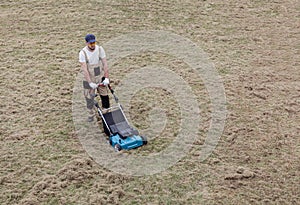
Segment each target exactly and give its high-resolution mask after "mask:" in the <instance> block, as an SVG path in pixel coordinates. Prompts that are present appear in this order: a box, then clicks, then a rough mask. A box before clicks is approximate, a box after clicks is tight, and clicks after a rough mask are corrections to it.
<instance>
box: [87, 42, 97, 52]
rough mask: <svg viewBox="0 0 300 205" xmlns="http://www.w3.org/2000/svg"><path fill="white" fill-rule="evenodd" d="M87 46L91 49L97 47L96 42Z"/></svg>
mask: <svg viewBox="0 0 300 205" xmlns="http://www.w3.org/2000/svg"><path fill="white" fill-rule="evenodd" d="M87 46H88V48H89V49H90V50H92V51H93V50H95V48H96V42H93V43H87Z"/></svg>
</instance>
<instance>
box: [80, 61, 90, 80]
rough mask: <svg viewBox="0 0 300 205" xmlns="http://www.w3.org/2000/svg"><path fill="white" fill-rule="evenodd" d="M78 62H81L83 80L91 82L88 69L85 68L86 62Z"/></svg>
mask: <svg viewBox="0 0 300 205" xmlns="http://www.w3.org/2000/svg"><path fill="white" fill-rule="evenodd" d="M80 64H81V69H82V70H83V75H84V78H85V80H86V81H87V82H88V83H90V82H92V80H91V77H90V74H89V71H88V69H87V64H86V63H85V62H84V63H80Z"/></svg>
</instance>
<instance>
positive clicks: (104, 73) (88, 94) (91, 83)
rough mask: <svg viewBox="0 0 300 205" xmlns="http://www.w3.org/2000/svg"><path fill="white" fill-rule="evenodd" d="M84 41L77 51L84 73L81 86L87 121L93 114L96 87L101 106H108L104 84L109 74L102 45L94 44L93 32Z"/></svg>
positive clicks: (90, 120) (92, 118)
mask: <svg viewBox="0 0 300 205" xmlns="http://www.w3.org/2000/svg"><path fill="white" fill-rule="evenodd" d="M85 41H86V46H85V47H84V48H83V49H82V50H81V51H80V52H79V62H80V64H81V68H82V71H83V75H84V79H83V88H84V97H85V99H86V106H87V113H88V122H92V121H93V120H94V115H95V111H94V97H95V91H96V89H97V90H98V91H99V94H100V98H101V103H102V107H103V108H109V97H108V90H107V86H106V85H108V84H109V75H108V66H107V60H106V55H105V51H104V49H103V48H102V46H98V45H96V37H95V36H94V35H93V34H87V35H86V36H85ZM100 83H101V84H100ZM99 84H100V85H99Z"/></svg>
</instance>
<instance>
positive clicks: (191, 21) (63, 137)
mask: <svg viewBox="0 0 300 205" xmlns="http://www.w3.org/2000/svg"><path fill="white" fill-rule="evenodd" d="M0 16H1V18H0V25H1V30H0V35H1V38H0V48H1V49H0V53H1V57H2V63H1V65H0V67H1V72H0V84H1V87H0V92H1V98H0V99H1V104H0V105H1V107H0V116H1V122H0V140H1V141H0V142H1V153H0V159H1V166H0V192H1V196H0V204H299V203H300V185H299V184H300V158H299V156H300V138H299V136H300V118H299V116H300V114H299V113H300V60H299V59H300V58H299V56H300V2H299V1H297V0H286V1H275V0H270V1H258V0H254V1H246V0H241V1H237V0H229V1H221V0H217V1H212V0H202V1H197V0H186V1H179V0H177V1H175V0H170V1H163V0H157V1H145V0H138V1H133V0H127V1H125V0H124V1H123V0H122V1H115V0H110V1H108V0H103V1H100V0H98V1H96V0H94V1H87V0H78V1H73V0H56V1H54V0H47V1H45V0H40V1H38V0H15V1H12V0H8V1H2V2H1V3H0ZM140 31H143V32H147V31H157V32H160V31H165V32H169V33H172V34H176V35H178V36H181V37H183V38H185V39H189V40H190V41H191V42H193V43H194V44H195V45H197V47H199V48H201V49H202V50H203V51H204V52H205V53H206V54H207V56H208V58H209V61H210V62H211V63H212V64H213V65H214V67H215V69H216V70H217V71H218V76H219V77H220V79H221V80H222V82H223V86H224V90H225V96H226V113H227V114H226V121H225V127H224V130H223V132H222V134H221V136H220V139H219V140H218V144H217V146H216V147H215V149H214V150H213V152H212V153H211V154H210V155H209V157H208V158H206V159H205V160H200V159H201V153H202V152H201V148H202V147H203V145H204V144H205V139H206V136H207V132H208V131H209V129H210V125H211V120H212V115H211V113H212V112H213V110H212V106H211V103H212V99H210V94H211V93H210V92H209V90H208V89H207V87H206V84H205V82H204V81H203V78H201V76H199V75H197V73H196V71H195V70H193V69H192V68H191V67H190V66H189V65H187V64H186V62H184V61H182V59H180V58H175V57H174V56H171V55H168V54H166V53H161V52H152V51H145V52H138V53H134V54H131V55H129V56H125V57H123V58H122V59H119V60H118V61H116V62H112V61H110V57H109V56H110V55H111V56H112V52H110V51H111V50H110V49H111V48H110V46H109V45H110V44H109V43H107V42H112V41H113V40H114V39H118V37H119V36H126V35H130V34H131V33H135V32H140ZM87 33H94V34H95V35H96V37H97V41H98V44H100V45H107V47H104V49H105V50H106V51H107V55H108V61H109V68H110V79H111V81H112V82H111V85H112V86H113V87H114V88H116V90H117V91H119V92H117V93H118V94H119V95H120V96H119V97H120V101H121V103H122V101H125V100H126V99H125V98H124V97H122V92H121V91H122V86H125V85H124V83H123V81H122V80H123V79H124V78H125V77H126V75H128V74H130V73H132V72H133V71H138V70H139V69H141V68H148V67H149V66H150V67H155V66H156V68H157V67H158V65H159V66H160V67H164V68H167V69H169V70H170V71H172V73H173V74H176V75H178V76H180V78H181V79H183V80H184V82H185V83H186V84H187V85H188V86H189V87H190V88H191V91H192V92H193V94H194V95H195V96H196V97H195V100H196V102H197V104H198V106H199V110H200V112H199V116H200V118H201V122H200V123H197V124H196V127H197V131H196V132H194V134H196V139H195V140H194V141H192V142H191V143H192V145H191V147H190V150H189V151H188V152H187V153H186V154H185V155H184V156H183V157H182V158H180V160H179V161H178V162H177V163H174V164H172V166H170V167H168V168H166V169H164V170H163V171H161V172H158V173H155V174H143V175H142V176H135V175H132V174H122V173H117V172H115V171H112V170H111V169H109V167H107V166H104V165H103V164H101V163H99V160H98V161H97V159H95V156H91V154H90V153H89V152H87V150H86V147H85V146H83V144H82V141H81V140H80V136H79V135H78V132H77V130H76V126H75V125H74V121H75V119H74V92H75V91H74V86H75V85H76V79H77V76H78V73H79V72H80V65H79V63H78V52H79V51H80V49H81V48H82V47H84V46H85V42H84V36H85V35H86V34H87ZM120 46H121V45H120ZM162 46H163V44H162ZM178 49H179V50H180V48H178ZM178 52H179V51H178ZM111 58H112V57H111ZM162 73H163V72H162ZM162 73H158V74H157V75H158V76H159V75H162ZM202 77H203V76H202ZM129 81H131V79H129ZM132 81H134V80H132ZM166 82H168V79H166ZM158 84H159V83H155V82H154V86H153V87H149V88H147V89H141V90H139V91H138V92H137V93H136V94H135V96H134V97H133V98H132V99H131V101H130V102H129V103H128V104H127V105H126V106H125V108H126V113H127V114H128V115H129V116H130V119H131V123H132V124H133V125H134V126H135V127H137V128H138V129H139V130H141V131H142V132H143V131H145V132H146V130H147V129H148V133H151V132H153V136H149V143H148V145H147V146H144V147H141V148H139V149H136V150H132V151H122V152H121V153H115V152H114V151H113V150H112V149H111V148H110V147H109V145H101V144H98V141H99V142H100V141H103V140H104V141H105V136H104V135H103V134H102V133H100V134H99V135H97V136H92V137H91V138H93V139H94V141H93V142H94V143H95V146H96V145H97V146H98V147H99V148H100V149H101V150H107V156H114V157H117V158H118V157H119V158H121V159H122V158H124V159H126V158H127V157H132V156H147V155H151V154H155V153H158V152H160V151H162V150H164V149H166V148H167V147H168V145H169V144H170V143H172V142H173V140H174V139H175V138H176V137H177V136H178V133H179V132H180V126H181V124H180V122H181V120H182V116H181V115H180V110H182V109H183V108H182V107H180V106H178V102H177V101H176V99H174V96H173V94H172V93H171V92H169V91H168V90H165V89H162V88H160V87H159V86H155V85H158ZM111 100H113V99H111ZM153 108H155V109H156V110H154V111H153ZM194 109H195V108H194ZM151 116H152V118H151ZM153 116H154V117H156V120H153V119H154V118H153ZM190 117H192V116H190ZM83 118H84V116H83ZM153 121H155V122H156V123H157V124H156V125H155V126H154V127H153V126H152V127H151V125H149V124H151V123H153ZM164 122H165V124H164ZM93 125H95V126H99V127H98V128H100V127H101V125H98V124H97V123H96V122H95V124H93ZM154 128H155V129H154ZM158 128H160V129H161V130H159V132H158V131H157V130H156V129H158ZM179 149H180V147H179ZM179 151H180V150H179ZM175 155H176V152H175ZM98 157H99V156H98ZM100 161H101V158H100ZM127 171H128V170H127ZM124 173H126V170H125V172H124Z"/></svg>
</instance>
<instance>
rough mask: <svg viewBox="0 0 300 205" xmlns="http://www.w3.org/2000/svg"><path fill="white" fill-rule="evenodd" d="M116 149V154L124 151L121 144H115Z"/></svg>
mask: <svg viewBox="0 0 300 205" xmlns="http://www.w3.org/2000/svg"><path fill="white" fill-rule="evenodd" d="M114 149H115V151H116V152H119V151H121V150H122V147H121V146H120V145H119V144H115V146H114Z"/></svg>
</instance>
